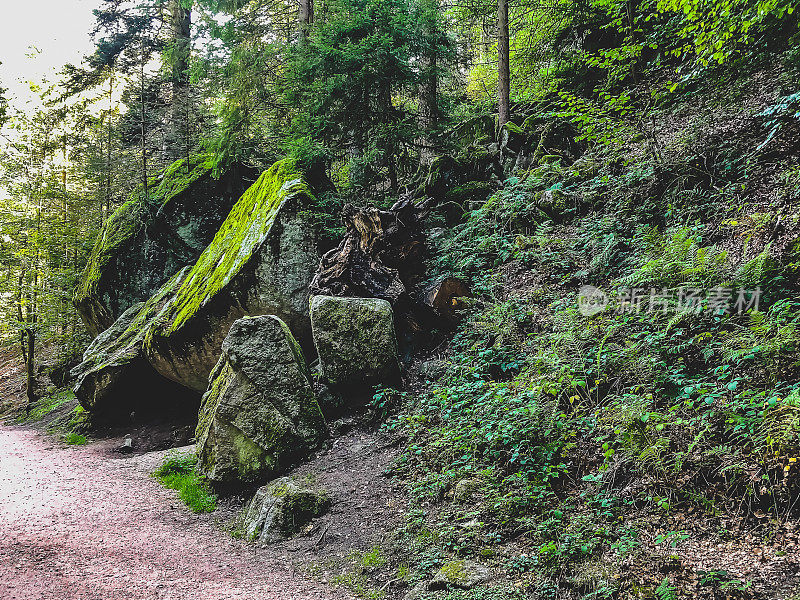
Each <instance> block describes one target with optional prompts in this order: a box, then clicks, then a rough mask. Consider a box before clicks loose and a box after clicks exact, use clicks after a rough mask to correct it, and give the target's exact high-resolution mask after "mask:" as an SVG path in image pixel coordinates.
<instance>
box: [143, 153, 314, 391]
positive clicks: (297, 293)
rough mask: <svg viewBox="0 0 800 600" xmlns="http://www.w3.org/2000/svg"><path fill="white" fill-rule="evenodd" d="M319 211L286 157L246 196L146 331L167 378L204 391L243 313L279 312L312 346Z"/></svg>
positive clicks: (152, 353) (150, 353) (303, 341)
mask: <svg viewBox="0 0 800 600" xmlns="http://www.w3.org/2000/svg"><path fill="white" fill-rule="evenodd" d="M316 206H317V202H316V199H315V197H314V195H313V193H312V191H311V188H310V186H309V184H308V183H307V182H306V180H305V178H304V174H303V172H302V171H301V170H300V169H299V167H298V166H297V165H296V163H295V162H294V161H292V160H289V159H286V160H282V161H280V162H277V163H275V164H274V165H273V166H272V167H271V168H270V169H269V170H268V171H266V172H265V173H263V174H262V175H261V177H260V178H259V179H258V181H256V183H255V184H253V185H252V186H251V187H250V188H249V189H248V190H247V191H246V192H245V193H244V195H243V196H242V197H241V199H240V200H239V201H238V202H237V203H236V205H235V206H234V207H233V209H232V210H231V212H230V214H229V215H228V218H227V219H225V222H224V223H223V224H222V226H221V227H220V229H219V231H218V232H217V235H216V236H215V237H214V239H213V241H212V242H211V244H210V245H209V246H208V247H207V248H206V249H205V251H204V252H203V253H202V254H201V255H200V257H199V259H198V260H197V262H196V263H195V265H194V266H193V267H192V269H191V271H190V272H189V274H188V276H187V277H186V281H184V283H183V285H182V286H181V287H180V289H179V290H178V292H177V297H176V300H175V302H174V303H172V304H171V305H170V307H169V310H168V311H167V312H166V314H165V315H164V317H163V318H162V319H160V324H159V327H157V328H154V329H153V330H152V331H151V332H150V333H149V334H148V338H147V356H148V359H149V360H150V362H151V363H152V364H153V366H154V367H155V368H156V369H157V370H158V371H159V372H160V373H161V374H162V375H164V376H165V377H168V378H170V379H172V380H173V381H176V382H178V383H181V384H182V385H185V386H187V387H190V388H193V389H195V390H198V391H203V390H205V389H206V384H207V383H208V375H209V373H210V372H211V370H212V369H213V368H214V365H215V364H216V362H217V360H218V359H219V353H220V348H221V347H222V342H223V340H224V339H225V336H226V335H227V334H228V330H229V329H230V326H231V324H232V323H233V322H234V321H236V320H237V319H239V318H241V317H243V316H246V315H264V314H272V315H276V316H278V317H280V318H281V319H282V320H283V321H285V322H286V323H287V324H288V325H289V327H290V329H291V330H292V332H293V333H294V335H295V336H297V338H298V339H299V340H300V342H301V344H303V345H305V346H306V347H310V346H311V324H310V321H309V317H308V299H309V291H308V288H309V284H310V283H311V280H312V278H313V276H314V273H315V272H316V269H317V266H318V264H319V258H320V252H319V247H318V243H317V229H316V227H315V226H314V223H313V218H312V216H313V214H314V213H313V211H314V210H315V207H316Z"/></svg>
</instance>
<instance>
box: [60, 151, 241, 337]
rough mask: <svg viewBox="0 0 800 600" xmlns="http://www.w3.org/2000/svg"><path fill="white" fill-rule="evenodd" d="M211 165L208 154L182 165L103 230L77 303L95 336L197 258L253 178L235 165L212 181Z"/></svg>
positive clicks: (137, 195)
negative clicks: (189, 163)
mask: <svg viewBox="0 0 800 600" xmlns="http://www.w3.org/2000/svg"><path fill="white" fill-rule="evenodd" d="M212 166H213V164H212V162H211V159H210V157H207V156H200V157H195V158H194V159H193V160H192V164H191V165H188V166H187V163H186V159H181V160H178V161H176V162H175V163H173V164H172V165H171V166H170V167H168V168H167V169H166V170H165V171H164V172H163V173H162V174H161V175H160V176H159V177H158V178H153V179H151V180H150V182H149V187H148V194H147V198H146V199H145V198H144V197H143V194H142V190H141V189H140V190H137V191H136V192H134V194H133V195H132V196H131V199H130V200H128V201H127V202H126V203H125V204H123V205H122V206H120V207H119V208H118V209H117V210H116V211H115V212H114V213H113V214H112V215H111V216H110V217H109V218H108V219H107V220H106V222H105V223H104V224H103V227H102V229H101V231H100V233H99V235H98V237H97V240H96V241H95V245H94V248H93V250H92V253H91V255H90V257H89V261H88V263H87V265H86V268H85V270H84V272H83V274H82V275H81V279H80V281H79V284H78V287H77V289H76V290H75V294H74V298H73V301H74V303H75V306H76V308H77V309H78V312H79V313H80V315H81V317H82V319H83V321H84V323H85V324H86V327H87V329H88V330H89V332H90V333H91V334H92V335H97V334H99V333H100V332H101V331H103V330H104V329H106V328H107V327H110V326H111V324H112V323H113V322H114V321H115V320H116V319H117V317H119V316H120V315H121V314H122V313H123V312H124V311H125V310H126V309H127V308H128V307H130V306H131V305H133V304H134V303H136V302H139V301H143V300H146V299H147V298H148V297H149V296H150V295H151V294H152V293H153V292H154V291H156V290H157V289H158V288H159V287H160V286H161V285H162V284H163V283H164V282H166V281H167V280H168V279H169V278H170V277H171V276H172V275H174V274H175V272H176V271H178V270H179V269H180V268H181V267H183V266H184V265H186V264H191V263H192V262H194V261H195V260H197V257H198V256H199V255H200V253H201V252H202V251H203V250H204V249H205V247H206V246H207V245H208V243H209V242H210V241H211V239H212V238H213V237H214V234H215V233H216V231H217V229H218V228H219V226H220V225H221V224H222V222H223V221H224V219H225V217H226V216H227V214H228V213H229V212H230V209H231V207H232V206H233V204H234V202H236V199H237V198H238V197H239V196H240V195H241V194H242V192H243V191H244V189H245V188H246V187H247V185H248V184H247V183H246V181H247V180H249V181H252V179H253V178H254V176H255V173H254V172H252V171H251V170H250V169H246V168H244V167H233V168H230V169H228V170H227V171H226V172H225V173H224V174H223V175H222V176H221V177H220V178H219V179H214V178H213V177H212V174H211V171H212ZM190 167H191V168H190Z"/></svg>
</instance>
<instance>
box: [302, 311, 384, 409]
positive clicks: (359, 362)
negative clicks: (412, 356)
mask: <svg viewBox="0 0 800 600" xmlns="http://www.w3.org/2000/svg"><path fill="white" fill-rule="evenodd" d="M311 327H312V331H313V335H314V344H315V346H316V348H317V354H318V355H319V365H320V372H321V375H322V380H323V382H325V383H326V384H327V385H329V386H330V387H331V388H332V389H333V390H334V391H335V392H339V393H342V392H345V393H348V394H351V393H354V392H355V393H358V392H363V391H366V390H368V389H369V388H370V387H371V386H374V385H377V384H386V385H393V384H396V383H398V381H399V377H400V366H399V365H400V363H399V359H398V352H397V338H396V336H395V330H394V316H393V313H392V307H391V305H390V304H389V302H387V301H386V300H381V299H379V298H339V297H334V296H314V297H313V298H312V299H311Z"/></svg>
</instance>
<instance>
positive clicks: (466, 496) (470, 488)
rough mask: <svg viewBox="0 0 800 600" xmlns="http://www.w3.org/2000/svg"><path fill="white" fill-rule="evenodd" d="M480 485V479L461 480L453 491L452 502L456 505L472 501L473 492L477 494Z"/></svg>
mask: <svg viewBox="0 0 800 600" xmlns="http://www.w3.org/2000/svg"><path fill="white" fill-rule="evenodd" d="M481 485H482V482H481V480H480V479H474V478H469V479H462V480H461V481H459V482H458V483H457V484H456V489H455V490H453V501H454V502H456V503H459V504H461V503H463V502H469V501H470V500H472V498H473V496H474V495H475V492H477V491H478V490H479V489H480V487H481Z"/></svg>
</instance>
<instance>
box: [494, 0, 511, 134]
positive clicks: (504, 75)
mask: <svg viewBox="0 0 800 600" xmlns="http://www.w3.org/2000/svg"><path fill="white" fill-rule="evenodd" d="M510 119H511V66H510V63H509V34H508V0H497V124H498V127H503V125H505V124H506V123H508V121H509V120H510Z"/></svg>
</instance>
